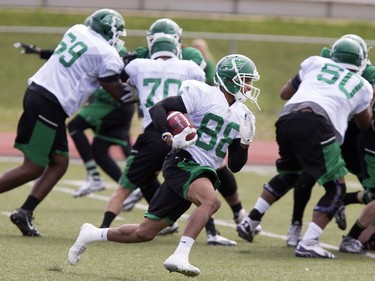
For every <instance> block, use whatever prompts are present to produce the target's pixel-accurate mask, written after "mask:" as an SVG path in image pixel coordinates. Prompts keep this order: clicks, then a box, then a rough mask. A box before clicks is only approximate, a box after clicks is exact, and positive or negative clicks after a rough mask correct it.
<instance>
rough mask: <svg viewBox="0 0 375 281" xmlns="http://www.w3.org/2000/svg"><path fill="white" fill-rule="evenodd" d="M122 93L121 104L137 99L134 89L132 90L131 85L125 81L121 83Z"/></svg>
mask: <svg viewBox="0 0 375 281" xmlns="http://www.w3.org/2000/svg"><path fill="white" fill-rule="evenodd" d="M122 87H123V89H124V94H123V95H122V96H121V104H128V103H134V102H137V101H138V95H137V92H136V91H133V89H132V87H131V86H130V85H129V84H127V83H122Z"/></svg>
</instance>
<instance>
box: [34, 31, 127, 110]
mask: <svg viewBox="0 0 375 281" xmlns="http://www.w3.org/2000/svg"><path fill="white" fill-rule="evenodd" d="M123 68H124V63H123V61H122V59H121V58H120V56H119V54H118V52H117V50H116V49H115V48H114V47H112V46H111V45H109V43H108V42H107V41H106V40H105V39H104V38H103V37H102V36H101V35H100V34H98V33H96V32H94V31H93V30H91V28H89V27H87V26H85V25H82V24H78V25H75V26H73V27H71V28H70V29H69V30H68V31H67V32H66V33H65V35H64V37H63V39H62V41H61V42H60V44H59V45H58V46H57V48H56V50H55V52H54V53H53V55H52V56H51V57H50V59H49V60H48V61H47V62H46V63H45V64H44V65H43V66H42V67H41V68H40V69H39V70H38V72H36V73H35V74H34V76H32V77H31V78H30V79H29V81H28V83H29V84H31V83H32V82H35V83H36V84H38V85H40V86H42V87H44V88H45V89H47V90H48V91H50V92H51V93H52V94H54V95H55V96H56V98H57V99H58V100H59V102H60V104H61V106H62V107H63V109H64V111H65V112H66V114H67V115H68V116H71V115H72V114H73V113H75V112H76V111H77V110H78V109H79V108H80V107H81V106H82V104H83V103H84V102H86V100H87V98H88V97H89V96H90V95H91V94H92V93H93V92H94V91H95V90H96V89H98V88H99V87H100V84H99V81H98V78H99V77H100V78H103V77H108V76H112V75H115V74H120V73H121V71H122V69H123Z"/></svg>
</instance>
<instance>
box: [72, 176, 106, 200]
mask: <svg viewBox="0 0 375 281" xmlns="http://www.w3.org/2000/svg"><path fill="white" fill-rule="evenodd" d="M104 189H105V184H104V182H103V180H102V179H100V180H94V179H93V178H92V177H90V176H88V177H87V179H86V182H85V183H84V184H83V185H81V187H80V188H79V189H77V190H75V191H74V192H73V197H81V196H86V195H89V194H90V193H92V192H95V191H101V190H104Z"/></svg>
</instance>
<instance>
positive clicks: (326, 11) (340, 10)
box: [0, 0, 375, 20]
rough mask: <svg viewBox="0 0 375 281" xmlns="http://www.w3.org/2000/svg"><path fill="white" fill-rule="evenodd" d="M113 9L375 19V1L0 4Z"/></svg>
mask: <svg viewBox="0 0 375 281" xmlns="http://www.w3.org/2000/svg"><path fill="white" fill-rule="evenodd" d="M103 6H105V7H106V8H113V9H124V10H134V11H144V12H152V11H163V12H186V13H189V14H191V15H194V14H195V13H203V14H207V13H219V14H224V13H225V14H239V15H245V16H247V15H248V16H255V15H261V16H290V17H303V18H309V17H315V18H343V19H358V20H373V19H375V0H188V1H186V0H79V1H77V0H0V7H44V8H66V9H96V8H103Z"/></svg>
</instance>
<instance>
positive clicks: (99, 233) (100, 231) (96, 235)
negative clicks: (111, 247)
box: [89, 227, 109, 242]
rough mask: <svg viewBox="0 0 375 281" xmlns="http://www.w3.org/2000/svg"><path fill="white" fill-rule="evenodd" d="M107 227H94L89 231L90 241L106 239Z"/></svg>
mask: <svg viewBox="0 0 375 281" xmlns="http://www.w3.org/2000/svg"><path fill="white" fill-rule="evenodd" d="M108 230H109V228H98V227H95V228H93V229H92V231H90V234H89V239H90V240H91V241H90V242H92V241H108V238H107V235H108Z"/></svg>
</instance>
